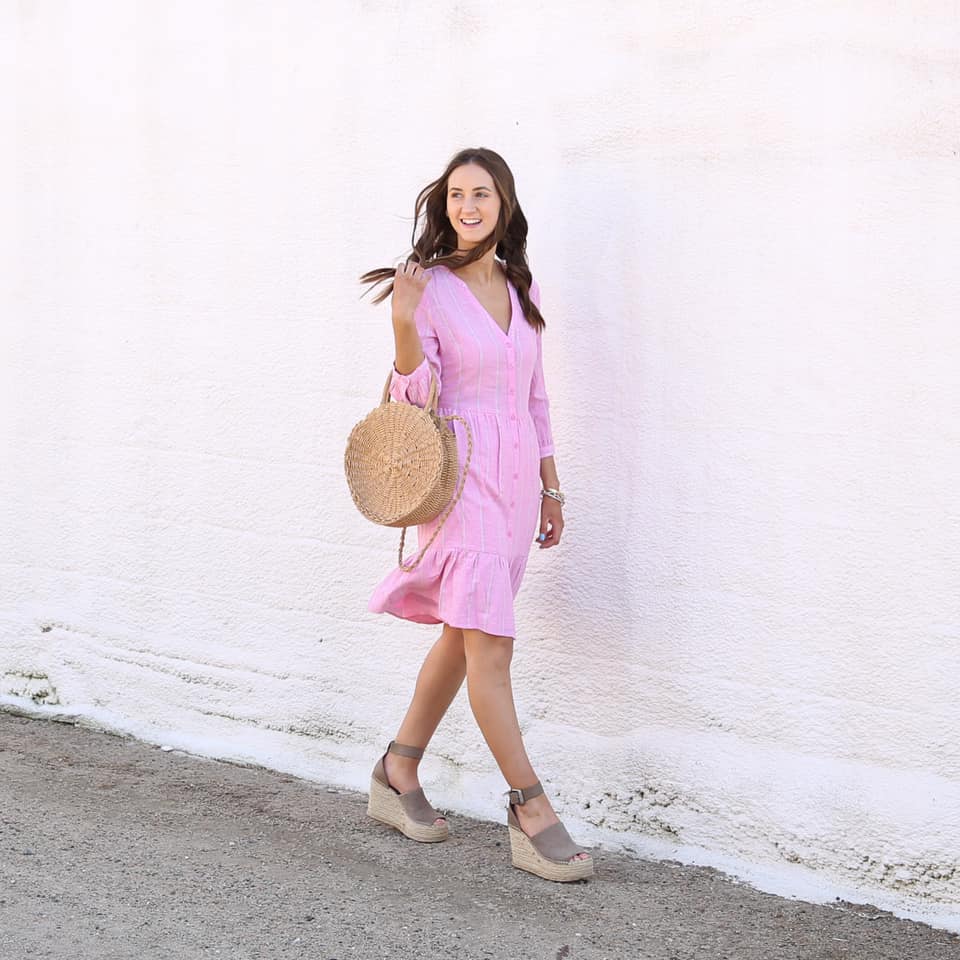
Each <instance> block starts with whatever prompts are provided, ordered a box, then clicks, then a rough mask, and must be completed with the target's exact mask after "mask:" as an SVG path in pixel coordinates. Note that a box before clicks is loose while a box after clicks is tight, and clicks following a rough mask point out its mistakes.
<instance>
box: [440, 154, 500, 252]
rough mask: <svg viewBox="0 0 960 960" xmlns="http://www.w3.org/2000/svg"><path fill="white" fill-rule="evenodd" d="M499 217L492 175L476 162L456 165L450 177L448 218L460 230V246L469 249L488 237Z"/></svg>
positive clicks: (462, 248)
mask: <svg viewBox="0 0 960 960" xmlns="http://www.w3.org/2000/svg"><path fill="white" fill-rule="evenodd" d="M499 216H500V195H499V194H498V193H497V188H496V187H495V186H494V185H493V177H491V176H490V174H489V173H487V171H486V170H484V169H483V167H481V166H479V165H478V164H476V163H465V164H463V165H462V166H460V167H455V168H454V170H453V171H452V172H451V174H450V176H449V177H447V217H448V218H449V220H450V223H452V224H453V229H454V230H455V231H456V232H457V249H459V250H469V249H470V248H471V247H475V246H476V245H477V244H478V243H480V241H481V240H484V239H486V237H487V236H489V235H490V234H491V233H493V231H494V229H495V228H496V226H497V219H498V218H499ZM464 221H466V222H464Z"/></svg>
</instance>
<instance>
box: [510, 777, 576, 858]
mask: <svg viewBox="0 0 960 960" xmlns="http://www.w3.org/2000/svg"><path fill="white" fill-rule="evenodd" d="M513 810H514V813H515V814H516V817H517V819H518V820H519V821H520V827H521V829H522V830H523V832H524V833H525V834H526V835H527V836H528V837H533V836H535V835H536V834H538V833H540V832H541V831H543V830H546V829H547V827H549V826H552V825H553V824H555V823H559V822H560V818H559V817H558V816H557V814H556V812H555V811H554V809H553V807H552V806H551V805H550V801H549V800H548V799H547V795H546V794H545V793H541V794H540V795H539V796H537V797H530V798H529V799H528V800H527V801H526V802H525V803H517V804H514V807H513ZM589 859H590V854H589V853H582V852H581V853H578V854H576V856H573V857H571V858H570V860H571V861H574V860H589Z"/></svg>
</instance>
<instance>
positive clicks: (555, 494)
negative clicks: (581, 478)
mask: <svg viewBox="0 0 960 960" xmlns="http://www.w3.org/2000/svg"><path fill="white" fill-rule="evenodd" d="M540 497H541V499H542V498H543V497H550V499H551V500H556V501H557V503H559V504H560V506H561V507H562V506H563V505H564V504H565V503H566V501H567V498H566V497H565V496H564V495H563V494H562V493H561V492H560V491H559V490H557V489H556V487H544V489H543V490H541V491H540Z"/></svg>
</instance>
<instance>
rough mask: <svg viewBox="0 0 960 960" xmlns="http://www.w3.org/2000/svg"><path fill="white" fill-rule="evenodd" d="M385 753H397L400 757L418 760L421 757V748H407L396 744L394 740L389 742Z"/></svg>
mask: <svg viewBox="0 0 960 960" xmlns="http://www.w3.org/2000/svg"><path fill="white" fill-rule="evenodd" d="M387 753H398V754H400V756H401V757H410V758H411V759H412V760H419V759H420V758H421V757H422V756H423V747H408V746H407V745H406V744H404V743H397V741H396V740H391V741H390V746H389V747H387Z"/></svg>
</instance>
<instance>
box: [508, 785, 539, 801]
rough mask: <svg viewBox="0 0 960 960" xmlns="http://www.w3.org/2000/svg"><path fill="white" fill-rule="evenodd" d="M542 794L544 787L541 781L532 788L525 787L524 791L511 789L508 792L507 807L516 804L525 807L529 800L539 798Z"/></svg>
mask: <svg viewBox="0 0 960 960" xmlns="http://www.w3.org/2000/svg"><path fill="white" fill-rule="evenodd" d="M541 793H543V785H542V784H541V783H540V781H539V780H538V781H537V782H536V783H535V784H534V785H533V786H532V787H524V788H523V789H522V790H517V789H515V788H513V787H511V789H509V790H508V791H507V805H508V806H509V805H510V804H514V803H519V804H521V805H523V804H524V803H526V802H527V801H528V800H532V799H533V798H534V797H539V796H540V794H541Z"/></svg>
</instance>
